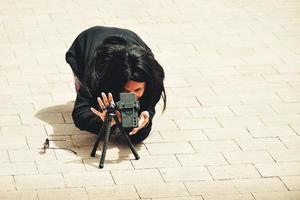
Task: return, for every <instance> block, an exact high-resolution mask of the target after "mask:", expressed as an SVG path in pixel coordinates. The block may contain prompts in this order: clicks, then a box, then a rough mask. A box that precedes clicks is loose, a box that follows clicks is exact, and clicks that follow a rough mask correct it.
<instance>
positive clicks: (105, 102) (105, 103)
mask: <svg viewBox="0 0 300 200" xmlns="http://www.w3.org/2000/svg"><path fill="white" fill-rule="evenodd" d="M101 95H102V99H103V102H104V105H105V106H109V103H108V99H107V97H106V94H105V93H104V92H102V93H101Z"/></svg>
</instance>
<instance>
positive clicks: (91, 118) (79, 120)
mask: <svg viewBox="0 0 300 200" xmlns="http://www.w3.org/2000/svg"><path fill="white" fill-rule="evenodd" d="M90 107H94V108H95V109H98V107H96V106H95V104H94V103H93V99H92V98H91V97H90V96H89V95H88V92H87V90H86V89H85V88H84V87H83V86H82V85H81V86H80V89H79V92H78V93H77V97H76V101H75V105H74V109H73V112H72V118H73V121H74V124H75V126H76V127H78V128H79V129H80V130H86V131H89V132H92V133H94V134H98V132H99V130H100V128H101V126H102V124H103V122H102V120H101V119H100V118H99V117H98V116H97V115H95V114H94V113H93V112H92V111H91V110H90Z"/></svg>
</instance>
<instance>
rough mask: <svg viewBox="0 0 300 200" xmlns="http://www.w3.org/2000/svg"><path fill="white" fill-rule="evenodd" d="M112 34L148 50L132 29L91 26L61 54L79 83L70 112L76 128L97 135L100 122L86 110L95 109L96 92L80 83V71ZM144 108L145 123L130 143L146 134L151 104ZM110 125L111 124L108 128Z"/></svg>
mask: <svg viewBox="0 0 300 200" xmlns="http://www.w3.org/2000/svg"><path fill="white" fill-rule="evenodd" d="M112 36H117V37H121V38H122V39H124V40H125V41H126V43H127V45H131V44H134V45H137V46H141V47H143V48H144V49H146V50H147V51H149V52H151V53H152V51H151V49H150V48H149V47H148V46H147V45H146V44H145V43H144V42H143V41H142V39H141V38H140V37H139V36H138V35H137V34H136V33H134V32H133V31H130V30H128V29H122V28H116V27H105V26H95V27H91V28H89V29H87V30H85V31H83V32H81V33H80V34H79V35H78V36H77V37H76V39H75V40H74V42H73V43H72V45H71V47H70V48H69V50H68V51H67V52H66V55H65V59H66V62H67V63H68V64H69V65H70V67H71V68H72V71H73V74H74V77H75V80H77V83H78V84H79V90H78V91H77V97H76V101H75V105H74V109H73V111H72V118H73V121H74V124H75V126H76V127H78V128H79V129H80V130H86V131H89V132H92V133H94V134H98V132H99V130H100V128H101V126H102V124H103V122H102V120H101V119H100V118H99V117H98V116H97V115H95V114H94V113H93V112H92V111H91V110H90V107H94V108H97V109H99V105H98V102H97V100H96V99H97V96H100V94H98V95H95V94H92V93H91V92H90V90H89V88H88V87H87V85H86V84H84V81H83V80H84V76H85V74H84V72H85V67H88V66H90V63H91V62H92V59H93V57H94V53H95V49H96V48H97V47H98V46H100V45H101V44H102V43H103V41H104V40H105V39H106V38H108V37H112ZM142 99H143V98H141V100H140V101H142ZM141 104H143V102H141ZM146 107H147V106H146ZM144 110H145V107H144V108H143V107H142V108H141V109H140V111H139V114H140V113H141V112H142V111H144ZM147 111H149V114H150V120H149V123H148V125H146V127H144V128H142V129H141V130H139V131H138V132H137V133H136V134H135V135H131V136H130V139H131V141H132V142H133V143H138V142H141V141H143V140H144V139H146V138H147V137H148V135H149V133H150V131H151V127H152V118H153V116H154V115H155V107H153V106H150V107H147ZM114 128H115V127H113V128H112V129H114ZM125 130H126V132H127V133H128V132H130V131H131V129H125Z"/></svg>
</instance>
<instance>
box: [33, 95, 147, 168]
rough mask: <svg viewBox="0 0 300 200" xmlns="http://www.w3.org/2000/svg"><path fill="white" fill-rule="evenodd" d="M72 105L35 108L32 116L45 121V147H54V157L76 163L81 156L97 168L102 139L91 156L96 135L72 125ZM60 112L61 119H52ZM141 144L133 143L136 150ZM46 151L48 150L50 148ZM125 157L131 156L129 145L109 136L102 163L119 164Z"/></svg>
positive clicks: (72, 103)
mask: <svg viewBox="0 0 300 200" xmlns="http://www.w3.org/2000/svg"><path fill="white" fill-rule="evenodd" d="M73 106H74V101H70V102H67V103H66V104H61V105H56V106H51V107H47V108H44V109H42V110H39V111H38V112H37V113H36V114H35V117H36V118H37V119H39V120H41V121H43V122H45V128H46V131H47V135H48V139H49V140H50V141H49V148H54V149H53V151H54V152H55V154H56V157H57V159H59V160H60V159H68V160H69V159H75V160H76V158H77V161H74V162H78V158H79V159H82V160H83V162H84V163H85V164H87V165H90V166H94V167H97V168H98V163H99V160H100V156H101V149H102V147H103V140H101V142H100V144H99V146H98V150H97V152H96V156H95V157H91V156H90V153H91V151H92V148H93V146H94V143H95V140H96V136H97V135H96V134H93V133H91V132H88V131H82V130H80V129H79V128H77V127H76V126H75V125H74V123H73V120H72V117H71V113H72V110H73ZM60 115H61V116H62V118H63V121H59V120H57V119H56V116H60ZM45 140H46V138H45ZM41 146H42V144H41ZM142 146H143V144H136V145H135V148H136V150H137V152H139V150H141V147H142ZM47 151H51V149H48V150H47ZM47 151H46V153H47ZM72 151H75V152H76V153H77V154H74V153H73V152H72ZM40 153H41V154H43V153H44V151H43V150H41V152H40ZM129 159H134V157H133V154H132V152H131V150H130V148H129V147H128V146H127V144H126V143H125V141H124V140H123V139H122V138H120V137H114V136H113V135H112V137H111V139H110V141H109V144H108V148H107V154H106V159H105V164H113V163H120V162H122V161H124V160H129ZM69 161H70V160H69Z"/></svg>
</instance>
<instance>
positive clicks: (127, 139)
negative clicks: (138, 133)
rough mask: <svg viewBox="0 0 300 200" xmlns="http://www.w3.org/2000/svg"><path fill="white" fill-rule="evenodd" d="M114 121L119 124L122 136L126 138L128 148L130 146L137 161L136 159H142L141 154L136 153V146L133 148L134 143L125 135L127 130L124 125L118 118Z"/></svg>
mask: <svg viewBox="0 0 300 200" xmlns="http://www.w3.org/2000/svg"><path fill="white" fill-rule="evenodd" d="M114 119H115V121H116V122H117V124H118V126H119V128H120V130H121V133H122V135H123V136H124V137H125V139H126V142H127V144H128V146H129V148H130V150H131V151H132V153H133V155H134V157H135V159H136V160H138V159H140V156H139V154H138V153H137V152H136V149H135V148H134V146H133V144H132V142H131V140H130V138H129V136H128V135H127V134H126V133H125V130H124V128H123V127H122V125H121V123H120V121H119V119H118V117H117V116H115V117H114Z"/></svg>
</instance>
